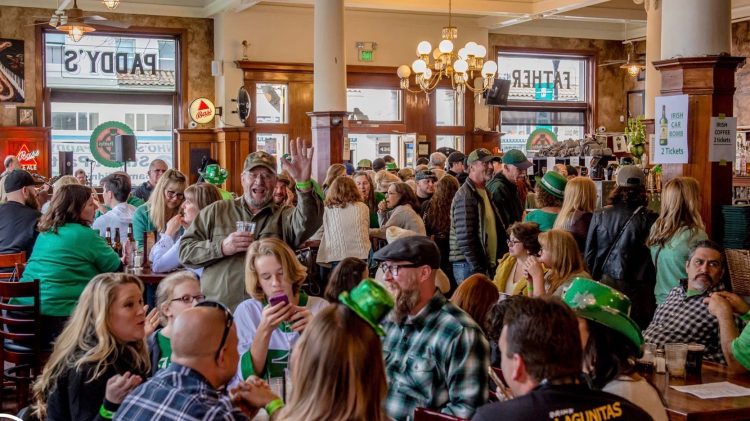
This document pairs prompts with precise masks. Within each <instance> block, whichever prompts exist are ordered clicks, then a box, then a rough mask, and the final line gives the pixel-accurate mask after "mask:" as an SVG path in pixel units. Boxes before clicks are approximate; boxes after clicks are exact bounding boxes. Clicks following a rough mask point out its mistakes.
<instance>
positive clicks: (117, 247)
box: [112, 227, 122, 257]
mask: <svg viewBox="0 0 750 421" xmlns="http://www.w3.org/2000/svg"><path fill="white" fill-rule="evenodd" d="M112 248H113V249H115V253H117V255H118V256H120V257H122V243H121V242H120V228H119V227H118V228H115V242H114V244H113V245H112Z"/></svg>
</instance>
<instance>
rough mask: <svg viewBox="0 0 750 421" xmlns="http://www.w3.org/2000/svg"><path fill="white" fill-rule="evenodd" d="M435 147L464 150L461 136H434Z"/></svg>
mask: <svg viewBox="0 0 750 421" xmlns="http://www.w3.org/2000/svg"><path fill="white" fill-rule="evenodd" d="M435 146H436V147H435V149H440V148H452V149H455V150H457V151H463V150H464V137H463V136H441V135H438V136H435Z"/></svg>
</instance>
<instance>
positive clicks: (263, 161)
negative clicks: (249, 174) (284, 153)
mask: <svg viewBox="0 0 750 421" xmlns="http://www.w3.org/2000/svg"><path fill="white" fill-rule="evenodd" d="M258 166H263V167H266V168H268V169H269V170H271V172H272V173H274V174H276V158H275V157H274V156H273V155H271V154H269V153H268V152H266V151H256V152H253V153H251V154H250V155H248V156H247V157H246V158H245V164H244V165H243V166H242V172H245V171H250V170H252V169H253V168H255V167H258Z"/></svg>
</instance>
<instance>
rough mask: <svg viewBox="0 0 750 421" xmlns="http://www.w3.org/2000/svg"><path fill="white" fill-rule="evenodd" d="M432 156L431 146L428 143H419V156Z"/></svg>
mask: <svg viewBox="0 0 750 421" xmlns="http://www.w3.org/2000/svg"><path fill="white" fill-rule="evenodd" d="M429 154H430V144H429V143H427V142H419V148H418V149H417V155H419V156H428V155H429Z"/></svg>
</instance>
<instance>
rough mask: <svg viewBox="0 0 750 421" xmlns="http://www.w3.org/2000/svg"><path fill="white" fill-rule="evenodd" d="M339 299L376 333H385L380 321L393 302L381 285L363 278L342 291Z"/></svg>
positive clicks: (381, 334) (391, 307)
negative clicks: (352, 286) (350, 287)
mask: <svg viewBox="0 0 750 421" xmlns="http://www.w3.org/2000/svg"><path fill="white" fill-rule="evenodd" d="M339 301H340V302H341V304H343V305H345V306H347V307H349V308H350V309H351V310H352V311H354V312H355V313H357V315H358V316H359V317H361V318H362V320H364V321H365V322H367V324H369V325H370V326H372V328H373V329H375V332H376V333H377V334H378V335H380V336H383V335H385V332H384V331H383V328H382V327H381V326H380V322H381V321H382V320H383V319H384V318H385V316H387V315H388V313H389V312H390V311H391V310H392V309H393V306H394V305H395V303H394V301H393V297H392V296H391V294H390V293H389V292H388V291H387V290H386V289H385V288H384V287H383V286H382V285H380V284H379V283H377V282H375V281H374V280H372V279H365V280H363V281H362V282H360V283H359V285H357V286H356V287H354V288H353V289H352V290H351V292H347V291H344V292H342V293H341V294H340V295H339Z"/></svg>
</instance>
